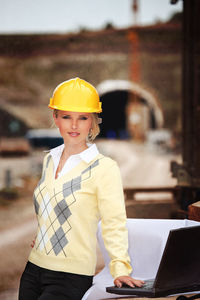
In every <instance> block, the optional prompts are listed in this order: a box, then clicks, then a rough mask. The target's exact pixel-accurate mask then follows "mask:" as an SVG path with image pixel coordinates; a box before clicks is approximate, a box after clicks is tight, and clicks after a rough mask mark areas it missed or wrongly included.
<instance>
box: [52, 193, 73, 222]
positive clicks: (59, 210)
mask: <svg viewBox="0 0 200 300" xmlns="http://www.w3.org/2000/svg"><path fill="white" fill-rule="evenodd" d="M54 211H55V214H56V216H57V218H58V221H59V223H60V225H63V224H64V223H65V221H67V219H68V218H69V216H71V211H70V209H69V207H68V205H67V203H66V202H65V200H64V199H63V200H62V201H60V202H59V203H58V204H57V205H56V207H55V208H54Z"/></svg>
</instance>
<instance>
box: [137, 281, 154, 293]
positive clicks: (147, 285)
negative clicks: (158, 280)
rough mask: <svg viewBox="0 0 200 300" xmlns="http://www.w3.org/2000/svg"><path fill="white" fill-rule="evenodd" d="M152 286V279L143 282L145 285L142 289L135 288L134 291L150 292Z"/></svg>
mask: <svg viewBox="0 0 200 300" xmlns="http://www.w3.org/2000/svg"><path fill="white" fill-rule="evenodd" d="M153 284H154V279H148V280H145V284H144V285H143V286H142V287H135V288H134V289H137V290H138V289H140V290H150V289H152V287H153Z"/></svg>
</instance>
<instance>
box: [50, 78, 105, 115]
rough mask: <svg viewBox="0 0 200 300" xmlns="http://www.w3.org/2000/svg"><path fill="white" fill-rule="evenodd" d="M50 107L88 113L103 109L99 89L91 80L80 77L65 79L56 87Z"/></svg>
mask: <svg viewBox="0 0 200 300" xmlns="http://www.w3.org/2000/svg"><path fill="white" fill-rule="evenodd" d="M49 107H50V108H52V109H58V110H65V111H75V112H88V113H93V112H96V113H100V112H101V111H102V109H101V102H100V101H99V95H98V93H97V90H96V89H95V88H94V87H93V85H91V84H90V83H89V82H87V81H85V80H83V79H80V78H78V77H76V78H72V79H70V80H67V81H64V82H62V83H61V84H59V85H58V86H57V87H56V89H55V90H54V92H53V96H52V98H50V103H49Z"/></svg>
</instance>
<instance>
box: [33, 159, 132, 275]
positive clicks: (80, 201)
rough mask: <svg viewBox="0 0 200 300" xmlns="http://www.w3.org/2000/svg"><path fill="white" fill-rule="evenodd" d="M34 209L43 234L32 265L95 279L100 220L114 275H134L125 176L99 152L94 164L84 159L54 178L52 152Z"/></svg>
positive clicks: (38, 189)
mask: <svg viewBox="0 0 200 300" xmlns="http://www.w3.org/2000/svg"><path fill="white" fill-rule="evenodd" d="M34 205H35V211H36V214H37V218H38V230H37V238H36V241H35V246H34V248H33V249H32V251H31V253H30V256H29V261H30V262H32V263H34V264H36V265H38V266H40V267H43V268H47V269H50V270H55V271H63V272H70V273H76V274H83V275H94V272H95V266H96V231H97V225H98V222H99V220H100V219H101V226H102V235H103V239H104V243H105V246H106V249H107V251H108V253H109V255H110V258H111V262H110V272H111V274H112V276H113V277H114V278H116V277H118V276H122V275H128V274H130V273H131V271H132V269H131V266H130V259H129V256H128V253H127V249H128V234H127V229H126V212H125V205H124V197H123V188H122V183H121V175H120V171H119V168H118V166H117V164H116V162H115V161H113V160H112V159H111V158H108V157H105V156H103V155H102V154H98V155H97V156H96V158H95V159H94V160H93V161H92V162H90V163H89V164H87V163H86V162H85V161H81V162H80V163H79V164H78V165H77V166H76V167H74V168H73V169H72V170H71V171H69V172H68V173H66V174H65V175H63V176H62V177H60V178H57V179H55V178H54V176H53V160H52V157H51V155H50V154H47V155H46V157H45V159H44V163H43V173H42V178H41V179H40V181H39V183H38V186H37V187H36V189H35V191H34Z"/></svg>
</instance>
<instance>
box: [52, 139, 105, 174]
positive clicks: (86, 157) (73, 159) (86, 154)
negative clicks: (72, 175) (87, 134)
mask: <svg viewBox="0 0 200 300" xmlns="http://www.w3.org/2000/svg"><path fill="white" fill-rule="evenodd" d="M87 146H88V148H87V149H86V150H84V151H82V152H80V153H78V154H74V155H71V156H70V157H69V158H68V159H67V160H66V162H65V164H64V166H63V168H62V170H61V172H59V173H58V177H61V176H63V175H65V174H66V173H68V172H69V171H70V170H72V169H73V168H74V167H76V166H77V165H78V164H79V163H80V162H81V160H83V161H85V162H86V163H90V162H91V161H92V160H93V159H94V158H95V157H96V156H97V155H98V154H99V150H98V149H97V146H96V144H87ZM64 148H65V145H64V144H62V145H60V146H58V147H56V148H53V149H51V150H50V154H51V156H52V158H53V163H54V178H55V176H56V170H57V168H58V164H59V161H60V158H61V155H62V152H63V150H64Z"/></svg>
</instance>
